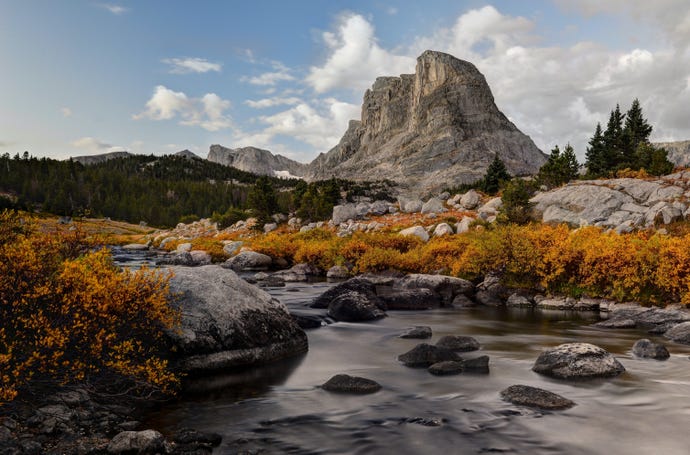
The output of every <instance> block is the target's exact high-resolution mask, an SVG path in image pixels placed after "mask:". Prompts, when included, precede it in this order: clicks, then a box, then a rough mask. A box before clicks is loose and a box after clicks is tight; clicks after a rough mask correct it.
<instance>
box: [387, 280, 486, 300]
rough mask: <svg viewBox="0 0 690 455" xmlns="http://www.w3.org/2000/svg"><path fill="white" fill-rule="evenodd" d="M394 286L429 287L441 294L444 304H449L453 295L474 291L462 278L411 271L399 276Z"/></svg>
mask: <svg viewBox="0 0 690 455" xmlns="http://www.w3.org/2000/svg"><path fill="white" fill-rule="evenodd" d="M396 287H401V288H405V289H419V288H426V289H431V290H432V291H433V292H435V293H436V294H438V295H440V296H441V299H442V300H443V304H444V305H450V304H451V302H452V301H453V299H454V298H455V296H457V295H460V294H463V295H471V294H472V293H473V292H474V285H473V284H472V283H471V282H470V281H467V280H463V279H462V278H456V277H452V276H445V275H427V274H422V273H411V274H409V275H406V276H404V277H403V278H401V279H400V280H399V281H398V282H397V283H396Z"/></svg>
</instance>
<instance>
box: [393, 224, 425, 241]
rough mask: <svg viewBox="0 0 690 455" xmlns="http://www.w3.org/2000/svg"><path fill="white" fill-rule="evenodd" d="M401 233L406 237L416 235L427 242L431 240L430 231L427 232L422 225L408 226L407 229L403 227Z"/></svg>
mask: <svg viewBox="0 0 690 455" xmlns="http://www.w3.org/2000/svg"><path fill="white" fill-rule="evenodd" d="M399 234H400V235H402V236H404V237H409V236H413V235H414V236H416V237H419V238H420V239H421V240H422V242H426V241H427V240H429V233H428V232H426V229H424V228H423V227H422V226H412V227H408V228H407V229H403V230H402V231H400V232H399Z"/></svg>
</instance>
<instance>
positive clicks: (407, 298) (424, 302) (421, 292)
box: [376, 286, 441, 311]
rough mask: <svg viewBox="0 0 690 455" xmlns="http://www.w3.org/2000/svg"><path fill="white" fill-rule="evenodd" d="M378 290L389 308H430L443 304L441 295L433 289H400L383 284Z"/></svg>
mask: <svg viewBox="0 0 690 455" xmlns="http://www.w3.org/2000/svg"><path fill="white" fill-rule="evenodd" d="M376 292H377V295H378V296H379V298H380V299H381V300H382V301H383V303H384V305H385V307H386V309H388V310H415V311H416V310H428V309H430V308H436V307H438V306H440V305H441V297H440V296H439V295H438V294H436V293H435V292H433V291H432V290H431V289H426V288H420V289H398V288H388V287H383V286H381V287H380V288H377V290H376Z"/></svg>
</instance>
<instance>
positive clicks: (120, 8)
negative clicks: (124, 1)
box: [98, 3, 129, 16]
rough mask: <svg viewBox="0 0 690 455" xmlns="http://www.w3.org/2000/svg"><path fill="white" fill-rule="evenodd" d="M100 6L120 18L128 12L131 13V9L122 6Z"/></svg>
mask: <svg viewBox="0 0 690 455" xmlns="http://www.w3.org/2000/svg"><path fill="white" fill-rule="evenodd" d="M98 6H100V7H101V8H103V9H105V10H106V11H109V12H110V13H112V14H114V15H116V16H120V15H122V14H125V13H126V12H128V11H129V8H125V7H124V6H120V5H115V4H112V3H100V4H99V5H98Z"/></svg>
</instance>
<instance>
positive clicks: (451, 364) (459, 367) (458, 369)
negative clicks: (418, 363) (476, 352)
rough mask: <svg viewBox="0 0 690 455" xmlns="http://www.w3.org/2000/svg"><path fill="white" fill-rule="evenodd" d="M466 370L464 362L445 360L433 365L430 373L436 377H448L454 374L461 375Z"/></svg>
mask: <svg viewBox="0 0 690 455" xmlns="http://www.w3.org/2000/svg"><path fill="white" fill-rule="evenodd" d="M463 369H464V364H463V361H462V360H445V361H443V362H437V363H434V364H433V365H431V366H430V367H429V368H428V370H429V373H431V374H433V375H436V376H448V375H452V374H460V373H462V371H463Z"/></svg>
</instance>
